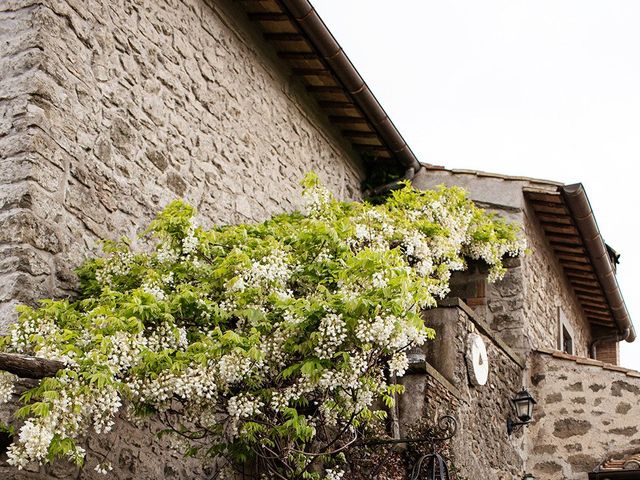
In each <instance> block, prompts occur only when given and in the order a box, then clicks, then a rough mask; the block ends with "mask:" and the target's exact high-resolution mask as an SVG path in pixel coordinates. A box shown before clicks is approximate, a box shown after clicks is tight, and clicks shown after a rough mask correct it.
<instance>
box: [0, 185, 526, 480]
mask: <svg viewBox="0 0 640 480" xmlns="http://www.w3.org/2000/svg"><path fill="white" fill-rule="evenodd" d="M303 197H304V200H305V202H306V205H307V207H306V211H305V212H304V213H299V212H298V213H291V214H285V215H278V216H274V217H273V218H272V219H270V220H268V221H265V222H263V223H260V224H255V225H232V226H220V227H215V228H212V229H208V230H207V229H204V228H201V227H198V226H196V223H195V221H194V217H195V212H194V209H193V208H191V207H190V206H188V205H186V204H184V203H182V202H174V203H171V204H170V205H168V206H167V207H166V208H165V209H164V211H163V212H161V213H160V214H159V215H158V217H157V218H156V220H154V221H153V222H152V224H151V226H150V227H149V229H148V231H147V234H148V235H149V236H150V237H152V238H153V239H154V240H153V242H154V243H153V245H154V247H153V248H151V249H148V250H149V251H146V252H144V251H143V252H136V251H133V250H132V249H131V248H130V246H129V243H128V242H126V241H123V242H118V243H108V244H105V251H106V253H107V254H106V256H104V257H103V258H96V259H93V260H91V261H89V262H87V263H86V264H85V265H84V266H83V267H81V269H80V270H79V271H78V274H79V278H80V298H79V299H77V300H74V301H68V300H57V301H54V300H47V301H43V302H42V304H41V306H40V307H39V308H37V309H33V308H29V307H20V318H19V321H18V322H17V323H16V324H15V325H13V327H12V329H11V333H10V335H8V336H7V337H3V338H2V339H1V340H0V350H2V351H5V352H13V353H23V354H30V355H35V356H39V357H45V358H49V359H56V360H61V361H63V362H65V364H66V368H65V369H63V370H61V371H60V372H59V373H58V374H57V376H55V377H50V378H45V379H43V380H42V381H40V382H39V384H38V386H37V387H35V388H33V389H31V390H29V391H28V392H26V393H25V394H24V395H23V396H22V402H23V403H24V405H23V406H22V408H20V409H19V410H18V411H17V412H16V418H17V419H19V420H18V422H19V424H18V430H17V433H16V435H15V439H14V442H13V444H12V445H11V446H10V447H9V451H8V456H9V462H10V463H12V464H13V465H15V466H16V467H18V468H24V467H26V466H27V465H28V464H30V463H32V462H33V463H39V464H43V463H47V462H50V461H53V460H54V459H55V458H57V457H66V458H70V459H72V460H74V461H76V462H77V463H78V464H83V462H84V461H85V455H86V454H85V450H84V448H83V447H82V445H83V444H84V443H83V442H84V441H85V439H86V437H87V435H89V434H91V430H93V431H94V432H95V433H96V434H101V433H104V432H107V431H109V430H110V429H111V428H112V427H113V425H114V419H115V417H116V415H118V414H119V413H120V412H121V411H126V412H127V414H128V415H130V416H132V417H145V416H154V417H156V418H158V419H160V420H161V421H163V422H164V423H165V425H166V426H167V432H169V433H170V434H171V435H170V436H171V437H172V438H173V439H174V440H175V445H176V447H177V448H180V449H182V451H183V452H184V453H186V454H188V455H192V456H202V457H205V458H211V457H218V458H225V459H228V461H229V462H228V465H229V468H232V467H233V466H237V465H240V464H243V463H244V464H246V463H247V462H249V463H250V464H251V465H252V466H253V467H254V468H255V469H256V470H257V471H260V472H261V474H263V475H265V476H266V478H286V479H294V478H310V479H314V478H315V479H319V478H325V479H328V480H335V479H339V478H342V476H343V466H342V465H341V461H343V458H344V457H343V455H342V452H344V450H345V449H346V448H348V446H349V445H350V444H351V443H353V442H355V441H356V439H358V438H359V437H361V436H362V435H363V434H365V432H366V429H367V427H368V426H370V425H371V424H372V423H375V422H377V421H380V420H382V419H384V417H385V415H386V413H385V406H386V407H389V406H391V405H392V403H393V396H394V395H395V394H397V393H400V392H401V387H400V386H398V385H394V383H393V381H392V379H393V378H395V377H399V376H402V375H403V374H404V373H405V371H406V369H407V367H408V360H407V355H406V353H407V351H408V350H410V349H411V348H414V347H416V346H420V345H422V344H424V343H425V342H426V341H427V340H428V339H430V338H433V336H434V332H433V331H432V330H431V329H429V328H427V327H425V325H424V323H423V319H422V311H423V310H424V309H425V308H430V307H434V306H435V305H436V302H437V299H439V298H442V297H444V296H445V295H446V294H447V293H448V291H449V286H448V285H449V278H450V275H451V272H452V271H455V270H461V269H464V268H465V259H467V258H471V259H481V260H484V261H485V262H486V263H487V264H489V266H490V272H491V274H490V275H491V279H496V278H500V277H501V275H503V273H504V267H503V264H502V260H503V258H504V257H505V255H510V256H516V255H519V254H520V253H521V252H522V250H523V245H522V243H521V241H520V240H519V234H518V228H517V227H516V226H514V225H510V224H507V223H505V222H503V221H502V220H500V219H498V218H495V217H493V216H491V215H489V214H487V213H485V212H484V211H483V210H481V209H478V208H477V207H475V206H474V204H473V203H472V202H471V201H470V200H468V199H467V198H466V196H465V193H464V192H463V191H462V190H461V189H458V188H440V189H439V190H437V191H416V190H414V189H413V188H411V187H410V186H409V185H406V186H404V188H402V189H400V190H397V191H394V192H393V193H392V194H391V195H390V197H389V198H388V199H387V200H386V201H385V202H384V203H382V204H380V205H370V204H368V203H356V202H353V203H345V202H338V201H336V200H335V199H334V198H333V197H332V195H331V194H330V193H329V192H328V191H327V190H326V189H325V188H324V187H323V186H322V185H321V184H320V182H319V180H318V178H317V177H316V176H315V175H309V176H307V178H306V179H305V181H304V191H303ZM13 382H14V378H13V377H12V375H10V374H8V373H2V372H0V401H8V400H9V399H10V398H11V396H12V392H13ZM109 469H110V465H109V464H108V463H100V464H98V465H97V466H96V470H98V471H100V472H103V473H106V472H108V471H109Z"/></svg>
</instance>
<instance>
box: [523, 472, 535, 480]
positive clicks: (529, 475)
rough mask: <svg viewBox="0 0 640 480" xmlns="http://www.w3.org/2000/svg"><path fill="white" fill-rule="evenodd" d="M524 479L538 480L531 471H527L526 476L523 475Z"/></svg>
mask: <svg viewBox="0 0 640 480" xmlns="http://www.w3.org/2000/svg"><path fill="white" fill-rule="evenodd" d="M522 480H536V477H534V476H533V475H531V474H530V473H525V475H524V477H522Z"/></svg>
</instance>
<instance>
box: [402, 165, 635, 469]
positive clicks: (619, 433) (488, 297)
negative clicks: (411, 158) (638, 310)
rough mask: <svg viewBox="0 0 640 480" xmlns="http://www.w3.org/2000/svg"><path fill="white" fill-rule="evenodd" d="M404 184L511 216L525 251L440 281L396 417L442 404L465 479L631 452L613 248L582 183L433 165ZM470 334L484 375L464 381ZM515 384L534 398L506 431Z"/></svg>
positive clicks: (625, 322)
mask: <svg viewBox="0 0 640 480" xmlns="http://www.w3.org/2000/svg"><path fill="white" fill-rule="evenodd" d="M413 184H414V185H415V186H416V187H418V188H433V187H435V186H437V185H440V184H444V185H459V186H462V187H464V188H465V189H466V190H467V191H468V192H469V194H470V196H471V198H472V199H473V200H474V201H475V202H476V203H477V204H479V205H481V206H483V207H485V208H487V209H489V210H492V211H495V212H498V213H499V214H500V215H501V216H503V217H505V218H509V219H512V220H514V221H517V222H519V223H521V224H522V225H523V232H524V235H525V238H526V241H527V244H528V247H529V250H530V252H529V253H528V254H526V255H524V256H523V257H522V258H518V259H514V260H512V261H511V264H510V265H509V269H508V273H507V274H506V276H505V278H504V279H503V280H502V281H499V282H497V283H495V284H491V283H489V282H487V277H486V269H485V268H484V267H483V265H472V266H470V268H469V269H468V270H467V271H465V272H462V273H460V274H458V275H456V276H455V277H454V278H453V279H452V292H451V294H450V297H451V298H450V299H448V300H446V301H445V302H444V303H443V304H442V306H441V307H440V308H438V309H436V310H433V311H430V312H428V313H427V321H428V322H429V323H430V324H431V325H433V326H434V328H435V329H436V331H437V332H438V334H439V338H438V339H436V344H435V346H434V347H433V348H431V349H429V350H427V351H426V352H425V356H424V360H422V358H421V357H418V359H417V360H419V362H418V363H419V364H421V363H422V362H423V361H424V362H425V363H426V364H427V366H426V368H420V367H419V365H418V366H417V367H418V368H415V370H414V371H415V372H416V373H414V374H412V375H410V376H409V377H407V378H405V380H404V381H405V382H407V383H408V384H410V385H411V387H412V388H410V389H409V390H411V389H413V390H416V391H424V392H425V394H424V395H420V399H422V402H423V403H422V404H420V403H419V402H416V401H415V398H414V397H413V396H409V397H407V398H406V399H403V400H401V409H402V408H403V405H404V409H405V412H406V413H405V414H404V416H405V418H406V419H408V423H411V421H413V420H414V419H415V418H416V417H417V416H423V415H431V416H432V418H433V419H435V418H436V417H437V416H438V415H439V414H442V413H453V414H454V415H455V416H456V417H457V418H458V420H459V422H460V434H459V435H458V437H457V438H456V440H455V442H456V445H455V447H456V448H455V450H456V453H457V457H458V460H457V461H458V462H459V463H461V464H462V465H464V468H463V471H464V472H465V473H466V474H467V476H468V477H469V478H476V475H477V476H478V477H477V478H479V477H480V474H481V475H482V476H484V477H487V476H488V478H505V479H511V478H520V477H521V476H522V475H523V474H524V473H525V472H528V473H532V474H533V475H534V476H535V478H537V479H548V480H553V479H571V480H586V479H587V478H588V474H589V472H592V471H594V470H595V469H596V468H597V467H598V466H599V465H601V464H603V462H605V461H606V460H608V459H610V458H612V457H613V458H620V457H624V456H625V455H632V454H634V453H637V452H640V431H639V425H638V420H637V419H638V418H640V417H639V415H640V404H639V402H638V400H639V398H640V373H639V372H635V371H632V370H629V369H626V368H622V367H620V366H618V363H619V350H618V348H619V342H620V341H624V340H626V341H633V340H634V339H635V335H636V334H635V330H634V327H633V325H632V323H631V321H630V318H629V315H628V312H627V310H626V307H625V305H624V300H623V299H622V296H621V293H620V289H619V287H618V284H617V282H616V280H615V269H616V264H617V262H618V255H617V254H616V252H615V251H614V250H613V249H611V248H610V247H608V246H607V245H606V244H605V243H604V241H603V239H602V237H601V235H600V233H599V230H598V227H597V223H596V222H595V218H594V216H593V212H592V210H591V207H590V205H589V201H588V199H587V197H586V193H585V192H584V189H583V188H582V186H581V185H579V184H577V185H562V184H559V183H556V182H549V181H543V180H536V179H530V178H522V177H508V176H504V175H496V174H488V173H483V172H475V171H468V170H447V169H444V168H441V167H434V166H425V167H424V168H423V169H422V170H420V172H418V174H417V175H416V177H415V178H414V180H413ZM470 333H471V335H474V334H479V335H480V336H481V338H482V339H483V341H484V343H485V345H486V350H487V353H488V355H487V360H488V365H489V374H488V381H487V383H486V385H477V383H476V384H474V381H473V380H474V379H473V377H474V372H473V367H472V366H471V365H469V362H468V357H469V356H470V354H471V350H470V348H469V344H468V337H469V336H470ZM424 372H426V375H425V373H424ZM430 372H433V374H431V373H430ZM523 385H524V387H525V388H526V389H527V390H528V391H529V392H530V393H531V394H532V395H533V397H534V398H535V399H536V400H537V402H538V403H537V405H536V408H535V410H534V418H535V420H534V421H533V422H532V424H531V425H530V426H528V428H527V429H525V430H523V431H522V432H515V433H514V434H512V435H510V436H509V435H508V434H507V430H506V421H507V419H508V418H509V417H512V418H513V413H512V411H511V406H510V405H509V403H510V402H509V400H510V399H511V398H513V396H514V395H515V394H516V392H517V391H518V390H520V388H521V387H522V386H523ZM443 398H444V399H446V400H445V401H444V402H443V401H442V400H441V399H443ZM449 399H452V401H449ZM451 405H453V408H452V407H451ZM400 417H401V418H402V417H403V412H402V411H401V412H400ZM474 472H478V473H474ZM600 478H605V477H600ZM612 478H613V477H612ZM625 478H640V473H638V476H637V477H625Z"/></svg>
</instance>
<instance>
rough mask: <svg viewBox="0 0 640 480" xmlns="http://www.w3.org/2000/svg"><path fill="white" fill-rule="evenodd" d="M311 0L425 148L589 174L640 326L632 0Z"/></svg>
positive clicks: (556, 176)
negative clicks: (616, 251)
mask: <svg viewBox="0 0 640 480" xmlns="http://www.w3.org/2000/svg"><path fill="white" fill-rule="evenodd" d="M312 1H313V4H314V6H315V7H316V9H317V10H318V12H319V13H320V15H321V16H322V18H323V19H324V21H325V22H326V24H327V25H328V27H329V29H330V30H331V31H332V32H333V34H334V35H335V36H336V38H337V39H338V41H339V42H340V44H341V45H342V47H343V48H344V49H345V51H346V52H347V54H348V55H349V57H350V58H351V60H352V62H353V63H354V64H355V65H356V67H357V68H358V70H359V71H360V73H361V74H362V76H363V77H364V79H365V80H366V81H367V83H368V84H369V86H370V87H371V89H372V90H373V92H374V93H375V94H376V96H377V97H378V99H379V101H380V103H381V104H382V105H383V106H384V108H385V109H386V110H387V113H388V114H389V116H390V117H391V118H392V119H393V121H394V123H395V124H396V126H397V127H398V129H399V130H400V132H401V133H402V134H403V136H404V137H405V139H406V140H407V142H408V143H409V145H410V146H411V148H412V149H413V151H414V152H415V154H416V155H417V157H418V159H419V160H420V161H422V162H425V163H433V164H436V165H445V166H446V167H449V168H468V169H477V170H485V171H493V172H499V173H505V174H515V175H524V176H530V177H539V178H547V179H551V180H558V181H562V182H566V183H574V182H582V183H583V184H584V185H585V188H586V190H587V194H588V195H589V199H590V201H591V204H592V207H593V209H594V211H595V214H596V218H597V220H598V224H599V226H600V230H601V232H602V234H603V236H604V238H605V239H606V241H607V243H609V244H610V245H611V246H612V247H613V248H615V249H616V250H618V252H620V253H621V254H622V257H621V264H620V265H619V268H618V281H619V283H620V285H621V288H622V292H623V294H624V297H625V300H626V303H627V308H628V309H629V311H630V313H631V316H632V318H633V319H634V324H635V325H636V331H637V332H638V334H639V336H640V299H639V298H638V296H637V295H636V292H637V290H638V288H639V287H640V248H639V247H640V245H638V233H639V231H640V222H639V215H638V211H637V210H638V208H639V207H640V202H638V198H639V195H640V179H639V178H638V177H637V173H638V170H639V167H638V166H637V164H638V161H639V160H640V1H637V0H626V1H622V0H606V1H605V0H597V1H596V0H529V1H522V0H501V1H498V0H483V1H481V2H479V1H477V0H457V1H452V0H449V1H443V0H438V1H435V0H396V1H390V0H349V1H346V0H312ZM622 364H623V366H627V367H630V368H635V369H637V370H640V338H639V339H638V340H636V342H635V343H632V344H628V343H626V342H624V343H623V344H622Z"/></svg>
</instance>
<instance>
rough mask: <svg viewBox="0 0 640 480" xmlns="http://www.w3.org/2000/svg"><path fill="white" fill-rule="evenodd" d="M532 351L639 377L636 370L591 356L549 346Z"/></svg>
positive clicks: (639, 374) (639, 373)
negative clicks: (582, 355)
mask: <svg viewBox="0 0 640 480" xmlns="http://www.w3.org/2000/svg"><path fill="white" fill-rule="evenodd" d="M533 352H534V353H538V354H542V355H548V356H550V357H553V358H558V359H560V360H568V361H570V362H574V363H576V364H578V365H589V366H592V367H600V368H601V369H602V370H609V371H611V372H619V373H624V374H625V375H626V376H628V377H633V378H640V372H638V371H637V370H633V369H631V368H625V367H621V366H619V365H613V364H612V363H605V362H602V361H600V360H594V359H592V358H584V357H578V356H576V355H569V354H568V353H565V352H561V351H559V350H552V349H549V348H536V349H535V350H533Z"/></svg>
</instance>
